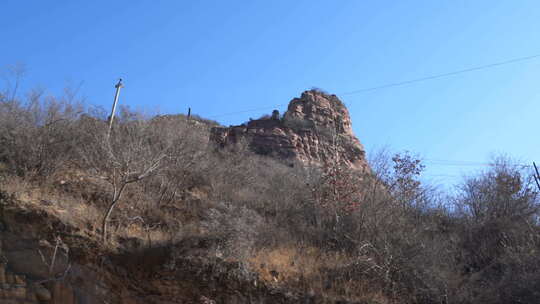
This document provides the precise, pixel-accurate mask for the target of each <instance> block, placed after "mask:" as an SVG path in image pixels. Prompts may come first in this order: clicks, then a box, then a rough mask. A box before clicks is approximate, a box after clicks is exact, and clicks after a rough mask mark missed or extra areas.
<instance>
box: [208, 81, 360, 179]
mask: <svg viewBox="0 0 540 304" xmlns="http://www.w3.org/2000/svg"><path fill="white" fill-rule="evenodd" d="M212 140H213V141H215V142H217V143H218V144H220V145H221V146H226V145H229V144H231V143H237V142H239V141H242V140H245V141H247V143H248V144H249V146H250V147H251V148H252V149H253V150H254V151H255V152H257V153H259V154H266V155H273V156H277V157H279V158H281V159H284V160H288V161H291V162H294V161H300V162H302V163H305V164H312V165H323V164H325V163H327V162H328V161H330V160H335V159H336V158H338V159H339V161H340V162H343V163H345V164H346V165H348V166H350V167H352V168H355V169H361V170H366V169H367V162H366V159H365V151H364V147H363V146H362V144H361V143H360V141H359V140H358V139H357V138H356V137H355V136H354V134H353V131H352V124H351V118H350V116H349V111H348V110H347V108H346V107H345V105H344V104H343V103H342V102H341V101H340V100H339V98H337V96H336V95H329V94H326V93H323V92H320V91H318V90H310V91H306V92H304V93H302V96H301V97H300V98H295V99H293V100H292V101H291V102H290V103H289V107H288V109H287V112H285V114H284V115H283V117H282V118H280V119H278V118H277V117H276V116H275V114H274V115H272V117H270V118H266V119H258V120H250V121H249V122H248V123H247V124H243V125H240V126H231V127H228V128H213V129H212Z"/></svg>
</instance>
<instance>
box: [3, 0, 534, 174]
mask: <svg viewBox="0 0 540 304" xmlns="http://www.w3.org/2000/svg"><path fill="white" fill-rule="evenodd" d="M0 11H1V12H2V18H0V37H1V40H0V41H1V42H0V66H6V65H9V64H16V63H23V64H24V65H25V66H26V68H27V75H26V77H25V79H24V83H23V85H24V87H25V88H30V87H35V86H40V87H43V88H47V89H48V90H49V92H51V93H53V94H54V93H58V92H60V91H61V89H62V88H63V87H64V86H66V85H69V84H71V85H72V86H79V84H81V83H82V85H81V86H80V93H81V94H82V95H83V96H85V97H86V98H87V100H88V101H89V102H90V103H92V104H96V105H103V106H105V107H106V108H109V105H110V103H111V101H112V97H113V94H114V87H113V86H114V84H115V82H116V80H117V78H118V77H122V78H124V81H125V89H124V90H123V91H122V95H121V101H120V102H121V103H123V104H129V105H130V106H132V107H134V108H143V109H147V110H158V111H159V112H160V113H178V112H184V113H185V112H186V110H187V108H188V107H191V108H192V109H193V112H194V113H196V114H199V115H201V116H203V117H209V118H214V119H216V120H218V121H219V122H221V123H222V124H226V125H228V124H236V123H241V122H243V121H246V120H247V119H248V118H249V117H253V118H255V117H258V116H260V115H261V114H264V113H269V112H270V111H271V110H272V107H273V106H274V105H278V104H287V103H288V101H289V100H290V99H292V98H293V97H295V96H299V94H300V93H301V92H302V91H304V90H306V89H309V88H311V87H319V88H322V89H324V90H326V91H328V92H330V93H335V94H337V95H338V96H339V95H340V94H342V93H344V92H350V91H354V90H357V89H362V88H369V87H374V86H379V85H384V84H387V83H392V82H399V81H404V80H409V79H414V78H419V77H424V76H429V75H432V74H439V73H445V72H451V71H455V70H460V69H465V68H469V67H473V66H479V65H484V64H490V63H494V62H500V61H504V60H508V59H512V58H516V57H524V56H530V55H535V54H540V34H539V33H540V2H538V1H493V0H488V1H480V0H478V1H459V0H452V1H450V0H448V1H442V0H441V1H432V0H426V1H412V0H411V1H381V0H378V1H375V0H374V1H360V0H358V1H345V0H341V1H330V0H328V1H315V0H297V1H290V0H282V1H262V0H260V1H258V0H252V1H248V0H245V1H233V0H230V1H217V0H216V1H204V0H201V1H137V0H132V1H72V0H71V1H67V0H55V1H52V0H51V1H42V0H36V1H25V0H2V1H0ZM539 84H540V58H538V59H535V60H529V61H523V62H519V63H515V64H511V65H505V66H499V67H496V68H492V69H486V70H481V71H475V72H471V73H466V74H460V75H455V76H452V77H447V78H441V79H436V80H431V81H426V82H419V83H414V84H411V85H407V86H401V87H393V88H388V89H384V90H377V91H371V92H366V93H362V94H355V95H347V96H342V100H343V101H344V102H345V104H346V105H347V106H348V107H349V110H350V112H351V116H352V120H353V128H354V131H355V133H356V135H357V136H358V137H359V138H360V140H361V141H362V143H363V144H364V145H365V147H366V149H367V151H368V152H370V151H372V150H374V149H378V148H381V147H383V146H389V147H390V148H391V149H393V150H397V151H400V150H410V151H413V152H416V153H419V154H420V155H421V156H423V157H424V158H426V159H427V161H426V164H427V165H428V171H427V173H426V176H427V177H428V178H429V177H432V178H433V180H434V181H435V182H441V183H449V182H452V181H454V180H455V179H456V177H457V176H459V175H460V174H461V173H462V172H469V171H470V170H476V169H479V168H481V167H476V166H448V165H444V166H442V165H440V164H438V163H437V162H434V161H432V160H438V159H442V160H457V161H474V162H486V161H488V160H489V157H490V155H492V154H493V153H500V152H504V153H507V154H509V155H511V156H513V157H516V158H520V159H521V160H522V161H523V162H530V161H533V160H537V161H540V154H539V153H538V151H540V137H539V136H538V129H539V128H538V126H539V125H540V120H539V119H538V117H539V114H540V86H539ZM260 107H268V109H267V110H260V111H253V112H249V113H241V114H235V115H223V116H222V114H226V113H230V112H236V111H242V110H248V109H253V108H260ZM278 108H279V109H280V110H281V111H283V110H284V109H285V106H281V107H278Z"/></svg>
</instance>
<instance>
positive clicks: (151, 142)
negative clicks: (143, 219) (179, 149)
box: [80, 118, 173, 241]
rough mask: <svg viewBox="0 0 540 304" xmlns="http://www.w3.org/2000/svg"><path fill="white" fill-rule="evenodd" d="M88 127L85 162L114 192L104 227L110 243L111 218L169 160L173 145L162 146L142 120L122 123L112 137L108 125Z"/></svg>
mask: <svg viewBox="0 0 540 304" xmlns="http://www.w3.org/2000/svg"><path fill="white" fill-rule="evenodd" d="M85 123H86V128H87V133H86V134H85V136H86V138H84V139H82V141H81V147H80V153H81V156H82V160H83V161H84V165H85V166H86V167H87V168H89V169H90V170H91V172H93V174H94V175H95V176H96V177H98V178H100V179H101V180H104V181H106V182H107V183H108V184H109V186H110V189H111V193H110V200H109V203H108V206H107V209H106V211H105V214H104V216H103V220H102V223H101V234H102V239H103V241H106V240H107V237H108V236H107V227H108V221H109V218H110V216H111V214H112V212H113V210H114V208H115V207H116V205H117V204H118V202H119V201H120V199H121V198H122V195H123V194H124V192H125V190H126V188H127V187H128V186H129V185H130V184H134V183H138V182H140V181H142V180H144V179H146V178H148V177H149V176H152V175H154V174H156V173H157V172H158V171H159V170H160V169H161V168H162V165H163V164H164V163H165V159H166V158H167V157H168V156H169V152H170V148H171V147H172V143H173V142H172V141H169V142H168V143H163V142H158V141H157V140H156V131H157V130H154V129H152V128H150V127H149V126H150V124H149V122H148V121H147V120H145V119H142V118H136V119H130V120H129V121H120V122H119V123H118V124H117V125H116V126H115V128H113V132H112V133H111V134H110V136H109V135H108V134H107V127H106V124H105V122H103V121H99V120H96V119H92V118H89V119H87V121H86V122H85Z"/></svg>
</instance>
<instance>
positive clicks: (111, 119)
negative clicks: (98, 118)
mask: <svg viewBox="0 0 540 304" xmlns="http://www.w3.org/2000/svg"><path fill="white" fill-rule="evenodd" d="M114 87H115V88H116V94H114V102H113V106H112V109H111V116H110V117H109V133H108V135H111V129H112V125H113V120H114V113H115V112H116V104H117V103H118V97H119V96H120V89H121V88H123V87H124V85H123V84H122V78H120V79H119V80H118V83H117V84H116V85H115V86H114Z"/></svg>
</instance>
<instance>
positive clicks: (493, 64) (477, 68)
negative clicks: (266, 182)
mask: <svg viewBox="0 0 540 304" xmlns="http://www.w3.org/2000/svg"><path fill="white" fill-rule="evenodd" d="M539 57H540V54H535V55H531V56H525V57H517V58H512V59H508V60H505V61H499V62H494V63H490V64H486V65H480V66H475V67H470V68H466V69H462V70H457V71H452V72H446V73H441V74H434V75H429V76H425V77H420V78H415V79H410V80H405V81H399V82H392V83H387V84H383V85H379V86H375V87H369V88H363V89H358V90H353V91H349V92H344V93H341V94H338V95H340V96H350V95H355V94H360V93H365V92H370V91H376V90H383V89H388V88H392V87H398V86H404V85H408V84H413V83H417V82H423V81H428V80H433V79H438V78H444V77H449V76H454V75H459V74H463V73H469V72H474V71H479V70H485V69H489V68H494V67H498V66H502V65H508V64H512V63H517V62H522V61H528V60H532V59H536V58H539ZM284 105H285V106H286V105H287V104H278V105H274V106H266V107H260V108H254V109H248V110H242V111H237V112H229V113H223V114H217V115H212V116H208V118H217V117H223V116H230V115H235V114H242V113H249V112H254V111H260V110H268V109H275V108H277V107H281V106H284Z"/></svg>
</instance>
